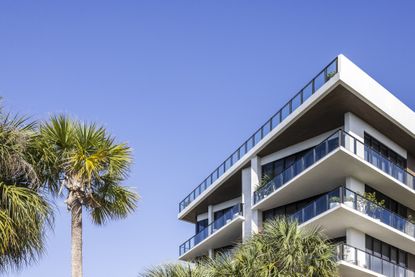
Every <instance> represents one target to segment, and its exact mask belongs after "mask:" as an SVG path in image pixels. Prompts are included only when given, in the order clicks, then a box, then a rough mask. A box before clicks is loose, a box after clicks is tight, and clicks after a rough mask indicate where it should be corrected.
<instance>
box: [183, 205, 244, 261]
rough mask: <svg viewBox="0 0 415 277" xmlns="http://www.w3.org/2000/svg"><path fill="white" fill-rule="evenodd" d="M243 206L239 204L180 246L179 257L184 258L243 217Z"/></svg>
mask: <svg viewBox="0 0 415 277" xmlns="http://www.w3.org/2000/svg"><path fill="white" fill-rule="evenodd" d="M242 206H243V204H237V205H235V206H233V207H232V208H231V209H229V210H228V211H226V212H225V213H224V214H223V215H222V216H220V217H219V218H217V219H216V220H214V221H213V222H212V223H211V224H209V225H208V226H206V227H205V228H203V229H202V230H201V231H200V232H199V233H197V234H196V235H194V236H193V237H191V238H190V239H188V240H187V241H185V242H184V243H183V244H181V245H180V246H179V255H180V256H182V255H183V254H185V253H186V252H187V251H189V250H190V249H192V248H193V247H195V246H196V245H198V244H199V243H200V242H202V241H203V240H205V239H206V238H207V237H209V236H211V235H212V234H214V233H215V232H216V231H218V230H219V229H221V228H222V227H224V226H225V225H227V224H228V223H230V222H231V221H232V220H234V219H235V218H237V217H238V216H242V215H243V207H242Z"/></svg>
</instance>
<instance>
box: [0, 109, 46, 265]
mask: <svg viewBox="0 0 415 277" xmlns="http://www.w3.org/2000/svg"><path fill="white" fill-rule="evenodd" d="M35 126H36V125H35V123H34V122H28V121H27V119H25V118H23V117H18V116H11V115H10V114H5V113H3V112H2V110H1V109H0V272H1V271H5V270H9V269H18V268H20V267H21V266H23V265H26V264H29V263H31V262H33V261H35V260H37V258H38V257H39V255H40V254H41V253H42V252H43V250H44V240H45V232H46V229H48V228H49V227H51V225H52V223H53V211H52V208H51V206H50V203H49V201H48V200H47V199H46V198H45V196H44V194H43V193H42V191H40V186H41V178H39V175H38V172H37V168H36V164H37V161H36V160H35V159H34V155H32V154H33V153H31V149H32V147H31V145H32V143H33V141H34V140H33V139H34V135H35Z"/></svg>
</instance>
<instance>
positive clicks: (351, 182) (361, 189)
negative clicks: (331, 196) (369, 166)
mask: <svg viewBox="0 0 415 277" xmlns="http://www.w3.org/2000/svg"><path fill="white" fill-rule="evenodd" d="M346 188H348V189H350V190H352V191H354V192H356V193H358V194H360V195H363V194H364V193H365V184H364V183H362V182H360V181H359V180H357V179H355V178H353V177H347V178H346Z"/></svg>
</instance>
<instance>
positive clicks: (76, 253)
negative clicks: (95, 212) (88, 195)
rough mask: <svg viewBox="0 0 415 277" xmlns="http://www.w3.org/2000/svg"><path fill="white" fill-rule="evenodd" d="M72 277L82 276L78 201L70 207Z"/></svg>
mask: <svg viewBox="0 0 415 277" xmlns="http://www.w3.org/2000/svg"><path fill="white" fill-rule="evenodd" d="M71 216H72V220H71V235H72V277H82V205H81V203H79V202H78V201H75V203H73V206H72V208H71Z"/></svg>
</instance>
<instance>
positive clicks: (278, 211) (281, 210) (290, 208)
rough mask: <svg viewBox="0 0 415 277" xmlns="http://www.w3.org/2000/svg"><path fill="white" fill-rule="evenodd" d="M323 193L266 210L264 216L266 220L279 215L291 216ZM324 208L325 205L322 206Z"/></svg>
mask: <svg viewBox="0 0 415 277" xmlns="http://www.w3.org/2000/svg"><path fill="white" fill-rule="evenodd" d="M321 195H323V194H319V195H316V196H313V197H310V198H307V199H303V200H300V201H296V202H293V203H290V204H287V205H284V206H280V207H277V208H273V209H270V210H266V211H264V212H263V213H262V218H263V220H264V221H267V220H269V219H272V218H275V217H278V216H289V215H292V214H294V213H295V212H297V211H299V210H301V209H302V208H304V207H305V206H307V205H308V204H309V203H310V202H312V201H314V200H316V199H317V198H319V197H320V196H321ZM322 208H323V207H322Z"/></svg>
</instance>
